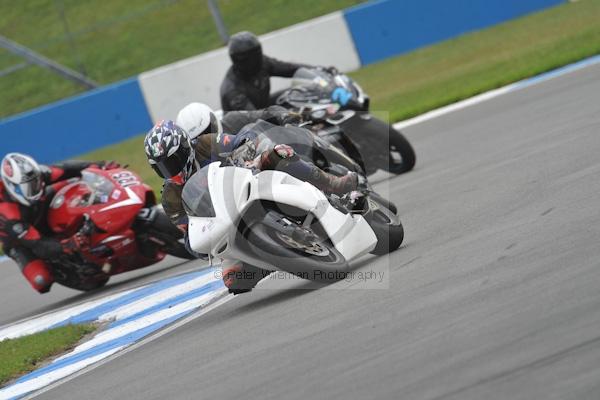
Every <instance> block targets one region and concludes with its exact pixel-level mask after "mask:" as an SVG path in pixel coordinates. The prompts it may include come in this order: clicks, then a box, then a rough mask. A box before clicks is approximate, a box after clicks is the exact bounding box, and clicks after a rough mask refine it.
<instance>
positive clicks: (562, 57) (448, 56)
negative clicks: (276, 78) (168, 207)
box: [82, 0, 600, 193]
mask: <svg viewBox="0 0 600 400" xmlns="http://www.w3.org/2000/svg"><path fill="white" fill-rule="evenodd" d="M598 21H600V0H581V1H579V2H576V3H569V4H565V5H563V6H559V7H556V8H553V9H549V10H547V11H544V12H541V13H537V14H533V15H530V16H526V17H523V18H521V19H518V20H515V21H511V22H508V23H505V24H502V25H498V26H496V27H493V28H490V29H486V30H483V31H480V32H474V33H471V34H468V35H465V36H462V37H459V38H456V39H453V40H449V41H446V42H443V43H440V44H438V45H435V46H432V47H428V48H425V49H422V50H418V51H415V52H413V53H409V54H406V55H402V56H399V57H395V58H392V59H389V60H386V61H383V62H381V63H378V64H373V65H371V66H368V67H365V68H362V69H361V70H359V71H356V72H354V73H352V74H351V75H352V76H353V77H354V78H355V79H356V80H357V81H358V82H359V83H360V84H361V85H362V86H363V88H364V89H365V90H366V91H367V93H369V94H370V95H371V96H372V104H373V105H372V109H373V110H381V111H388V112H389V115H390V118H391V120H392V121H398V120H401V119H404V118H407V117H412V116H415V115H418V114H421V113H423V112H425V111H428V110H431V109H434V108H437V107H441V106H443V105H446V104H450V103H453V102H456V101H458V100H461V99H464V98H468V97H470V96H473V95H475V94H478V93H481V92H484V91H487V90H490V89H493V88H496V87H499V86H503V85H506V84H508V83H511V82H514V81H517V80H519V79H523V78H526V77H529V76H533V75H536V74H538V73H541V72H544V71H548V70H551V69H553V68H556V67H559V66H562V65H565V64H568V63H570V62H573V61H577V60H579V59H582V58H585V57H587V56H591V55H594V54H598V53H600V23H598ZM149 128H150V127H149ZM142 142H143V135H141V136H137V137H134V138H132V139H130V140H127V141H125V142H123V143H120V144H119V145H116V146H109V147H106V148H104V149H101V150H98V151H95V152H93V153H89V154H85V155H83V156H82V158H85V159H92V160H96V159H105V158H106V159H114V160H117V161H120V162H122V163H128V164H129V165H130V166H131V168H132V169H133V170H135V171H137V172H138V173H139V174H140V175H141V176H142V178H144V179H145V180H146V182H148V183H149V184H150V185H151V186H152V187H153V188H154V189H155V190H156V191H157V193H158V191H159V190H160V188H161V180H160V179H159V178H158V177H157V176H156V174H154V172H153V171H152V170H151V169H150V167H149V166H148V164H147V162H146V160H145V156H144V152H143V149H142Z"/></svg>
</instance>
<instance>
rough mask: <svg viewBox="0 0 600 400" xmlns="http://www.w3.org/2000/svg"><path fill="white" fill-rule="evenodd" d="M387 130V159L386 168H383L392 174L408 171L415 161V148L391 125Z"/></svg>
mask: <svg viewBox="0 0 600 400" xmlns="http://www.w3.org/2000/svg"><path fill="white" fill-rule="evenodd" d="M389 130H390V136H389V161H388V165H387V168H384V169H387V171H389V172H391V173H392V174H402V173H404V172H408V171H410V170H411V169H413V168H414V167H415V163H416V162H417V156H416V155H415V150H414V149H413V147H412V145H411V144H410V142H409V141H408V140H407V139H406V138H405V137H404V135H403V134H402V133H401V132H399V131H397V130H396V129H394V128H393V127H392V126H390V127H389ZM384 167H385V165H384Z"/></svg>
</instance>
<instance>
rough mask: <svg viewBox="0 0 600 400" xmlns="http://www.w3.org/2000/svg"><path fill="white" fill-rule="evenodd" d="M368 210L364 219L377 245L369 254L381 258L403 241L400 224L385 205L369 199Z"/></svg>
mask: <svg viewBox="0 0 600 400" xmlns="http://www.w3.org/2000/svg"><path fill="white" fill-rule="evenodd" d="M369 208H370V210H369V213H368V214H366V215H365V216H364V217H365V219H366V220H367V222H368V223H369V225H370V226H371V229H373V232H375V236H376V237H377V245H376V246H375V248H374V249H373V250H371V254H375V255H378V256H381V255H384V254H388V253H391V252H392V251H395V250H396V249H398V248H399V247H400V245H401V244H402V241H403V240H404V227H403V226H402V222H400V219H399V218H398V216H397V215H396V214H395V213H394V212H392V211H391V210H389V209H388V208H386V207H385V205H383V204H380V203H378V202H376V201H374V200H372V199H369Z"/></svg>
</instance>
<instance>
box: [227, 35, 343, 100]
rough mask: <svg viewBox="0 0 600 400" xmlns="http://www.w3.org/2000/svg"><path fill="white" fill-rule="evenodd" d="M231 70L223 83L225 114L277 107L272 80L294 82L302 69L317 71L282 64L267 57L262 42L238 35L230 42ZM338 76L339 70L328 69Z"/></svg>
mask: <svg viewBox="0 0 600 400" xmlns="http://www.w3.org/2000/svg"><path fill="white" fill-rule="evenodd" d="M228 47H229V57H230V58H231V62H232V64H233V65H232V66H231V67H229V69H228V70H227V73H226V75H225V79H224V80H223V82H222V83H221V107H222V108H223V111H232V110H257V109H261V108H265V107H267V106H268V105H269V104H272V103H273V98H272V97H271V96H270V90H271V83H270V77H272V76H281V77H284V78H291V77H292V76H293V75H294V73H295V72H296V71H297V70H298V68H302V67H305V68H315V67H314V66H310V65H306V64H296V63H291V62H284V61H279V60H276V59H274V58H271V57H268V56H265V55H263V52H262V46H261V44H260V41H259V40H258V38H257V37H256V35H254V34H253V33H251V32H246V31H244V32H238V33H236V34H235V35H233V36H231V38H230V39H229V46H228ZM324 69H326V70H328V71H330V72H331V73H336V72H337V70H336V69H335V67H327V68H324Z"/></svg>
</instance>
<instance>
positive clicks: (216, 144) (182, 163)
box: [144, 119, 358, 294]
mask: <svg viewBox="0 0 600 400" xmlns="http://www.w3.org/2000/svg"><path fill="white" fill-rule="evenodd" d="M217 121H218V119H217V120H216V121H214V122H213V123H211V124H209V125H208V127H207V128H206V129H204V131H205V133H203V134H202V135H199V136H196V137H194V138H190V136H189V135H188V134H187V132H186V131H185V130H184V129H182V128H181V127H179V126H178V125H177V124H175V123H174V122H173V121H161V122H159V123H158V124H156V125H155V126H154V127H153V128H152V129H151V130H150V131H149V132H148V133H147V134H146V137H145V139H144V150H145V152H146V156H147V158H148V162H149V163H150V166H151V167H152V168H153V169H154V171H155V172H156V173H157V174H158V175H159V176H160V177H162V178H163V179H165V182H164V185H163V192H162V204H163V208H164V210H165V213H166V214H167V215H168V216H169V217H170V218H171V221H172V222H173V223H174V224H175V225H177V226H178V227H180V228H181V229H182V230H184V231H185V230H186V229H187V222H188V221H187V214H186V212H185V210H184V208H183V204H182V201H181V194H182V191H183V186H184V184H185V182H186V181H187V179H189V178H190V177H191V176H192V175H193V173H194V172H195V171H196V170H197V169H198V168H201V167H203V166H205V165H208V164H209V163H211V162H214V161H225V160H226V159H228V158H229V160H232V161H233V162H234V163H235V164H236V165H242V166H245V167H248V168H256V169H258V170H273V169H279V170H282V171H285V172H287V173H289V174H290V175H292V176H295V177H296V178H298V179H301V180H304V181H307V182H309V183H311V184H313V185H314V186H316V187H318V188H319V189H321V190H323V191H325V192H329V193H336V194H339V195H342V194H345V193H348V192H351V191H353V190H356V189H357V187H358V176H357V175H356V174H354V173H349V174H348V175H345V176H343V177H337V176H334V175H331V174H328V173H326V172H325V171H323V170H321V169H320V168H318V167H317V166H315V165H314V164H312V163H308V162H306V161H303V160H301V159H300V158H299V157H298V155H297V154H295V152H294V149H293V148H292V147H291V146H288V145H285V144H274V143H273V142H271V141H270V140H269V139H268V138H266V137H265V136H264V135H261V134H260V133H257V132H255V131H253V130H252V127H251V126H250V127H247V128H245V129H244V130H243V131H242V132H240V133H239V134H238V135H229V134H225V133H223V132H222V131H221V132H219V129H220V127H219V123H217ZM217 132H219V133H217ZM186 242H187V237H186ZM188 250H191V249H189V248H188ZM222 267H223V281H224V283H225V285H226V286H227V287H228V288H229V291H230V292H231V293H234V294H238V293H244V292H247V291H250V290H252V288H253V287H254V286H256V284H257V283H258V281H260V279H262V278H264V277H265V276H266V275H265V274H264V272H265V271H263V270H261V269H259V268H257V267H254V266H251V265H248V264H244V263H242V262H240V261H237V260H223V263H222Z"/></svg>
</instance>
